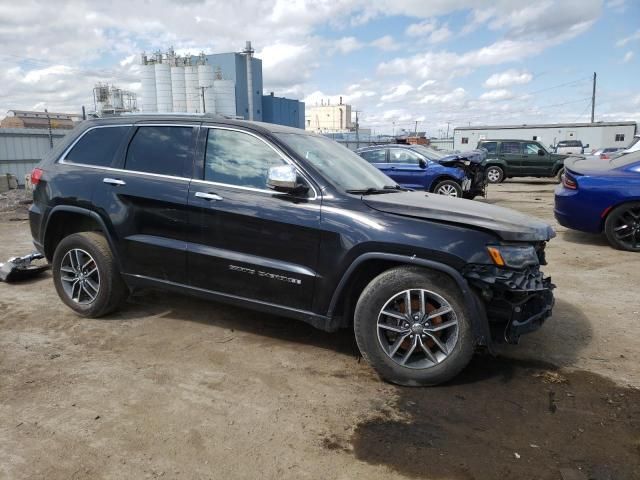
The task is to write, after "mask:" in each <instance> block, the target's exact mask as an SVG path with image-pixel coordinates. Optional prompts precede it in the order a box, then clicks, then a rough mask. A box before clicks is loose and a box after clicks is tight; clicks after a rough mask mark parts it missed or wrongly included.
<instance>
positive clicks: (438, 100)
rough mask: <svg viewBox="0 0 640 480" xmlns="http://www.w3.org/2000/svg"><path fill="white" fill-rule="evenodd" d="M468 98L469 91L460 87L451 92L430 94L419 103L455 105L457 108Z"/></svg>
mask: <svg viewBox="0 0 640 480" xmlns="http://www.w3.org/2000/svg"><path fill="white" fill-rule="evenodd" d="M466 97H467V91H466V90H465V89H464V88H462V87H458V88H456V89H454V90H452V91H450V92H445V93H438V94H432V93H430V94H428V95H425V96H424V97H422V98H421V99H420V100H419V103H426V104H455V105H456V106H460V104H461V102H463V101H464V100H465V98H466Z"/></svg>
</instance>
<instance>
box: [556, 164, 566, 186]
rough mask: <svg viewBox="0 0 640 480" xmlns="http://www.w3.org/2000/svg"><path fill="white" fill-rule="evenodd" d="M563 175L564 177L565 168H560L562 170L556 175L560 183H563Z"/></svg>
mask: <svg viewBox="0 0 640 480" xmlns="http://www.w3.org/2000/svg"><path fill="white" fill-rule="evenodd" d="M562 175H564V167H562V168H560V170H558V173H557V174H556V178H557V179H558V181H559V182H561V181H562Z"/></svg>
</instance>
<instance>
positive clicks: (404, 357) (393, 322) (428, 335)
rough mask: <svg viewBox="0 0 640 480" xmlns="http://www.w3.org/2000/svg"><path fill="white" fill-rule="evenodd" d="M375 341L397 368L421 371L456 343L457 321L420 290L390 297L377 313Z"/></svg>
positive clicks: (446, 307) (442, 301)
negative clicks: (376, 339) (398, 366)
mask: <svg viewBox="0 0 640 480" xmlns="http://www.w3.org/2000/svg"><path fill="white" fill-rule="evenodd" d="M377 328H378V341H379V342H380V346H381V347H382V350H383V351H384V352H385V354H386V355H387V356H388V357H389V358H390V359H391V360H393V361H394V362H395V363H397V364H398V365H400V366H403V367H407V368H414V369H425V368H430V367H433V366H435V365H438V364H440V363H442V362H443V361H444V360H445V359H446V358H447V357H448V356H449V355H450V354H451V352H453V349H454V347H455V346H456V343H457V342H458V331H459V328H458V319H457V317H456V314H455V311H454V310H453V307H452V306H451V304H449V302H447V301H446V300H445V299H444V298H442V297H441V296H440V295H438V294H437V293H434V292H432V291H429V290H424V289H410V290H404V291H402V292H399V293H397V294H395V295H394V296H393V297H391V298H390V299H389V300H388V301H387V302H386V303H385V304H384V306H383V307H382V309H381V310H380V313H379V314H378V323H377Z"/></svg>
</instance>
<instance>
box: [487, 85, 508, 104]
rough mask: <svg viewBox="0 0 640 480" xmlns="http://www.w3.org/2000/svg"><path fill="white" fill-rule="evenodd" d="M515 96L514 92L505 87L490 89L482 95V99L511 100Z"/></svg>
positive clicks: (492, 100) (491, 100)
mask: <svg viewBox="0 0 640 480" xmlns="http://www.w3.org/2000/svg"><path fill="white" fill-rule="evenodd" d="M513 97H514V95H513V93H512V92H510V91H509V90H506V89H504V88H501V89H498V90H490V91H488V92H485V93H483V94H482V95H480V100H486V101H490V102H495V101H502V100H510V99H512V98H513Z"/></svg>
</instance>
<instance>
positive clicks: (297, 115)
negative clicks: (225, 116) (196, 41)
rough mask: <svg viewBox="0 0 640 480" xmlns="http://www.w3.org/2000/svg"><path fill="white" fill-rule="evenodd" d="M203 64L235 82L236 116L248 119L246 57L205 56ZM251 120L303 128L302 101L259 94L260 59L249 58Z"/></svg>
mask: <svg viewBox="0 0 640 480" xmlns="http://www.w3.org/2000/svg"><path fill="white" fill-rule="evenodd" d="M207 63H209V65H213V68H214V71H215V72H217V71H218V69H220V73H221V74H222V78H223V79H224V80H232V81H233V82H235V88H236V115H237V116H239V117H242V118H244V119H249V118H250V116H249V92H248V85H247V83H248V82H247V80H248V77H247V63H246V56H245V55H244V54H241V53H233V52H231V53H215V54H211V55H207ZM251 77H252V91H251V95H252V96H253V120H256V121H263V122H269V123H278V124H281V125H288V126H291V127H297V128H302V129H304V102H300V101H298V100H292V99H289V98H284V97H275V96H274V95H273V93H271V95H265V96H263V95H262V60H260V59H259V58H256V57H251Z"/></svg>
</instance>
